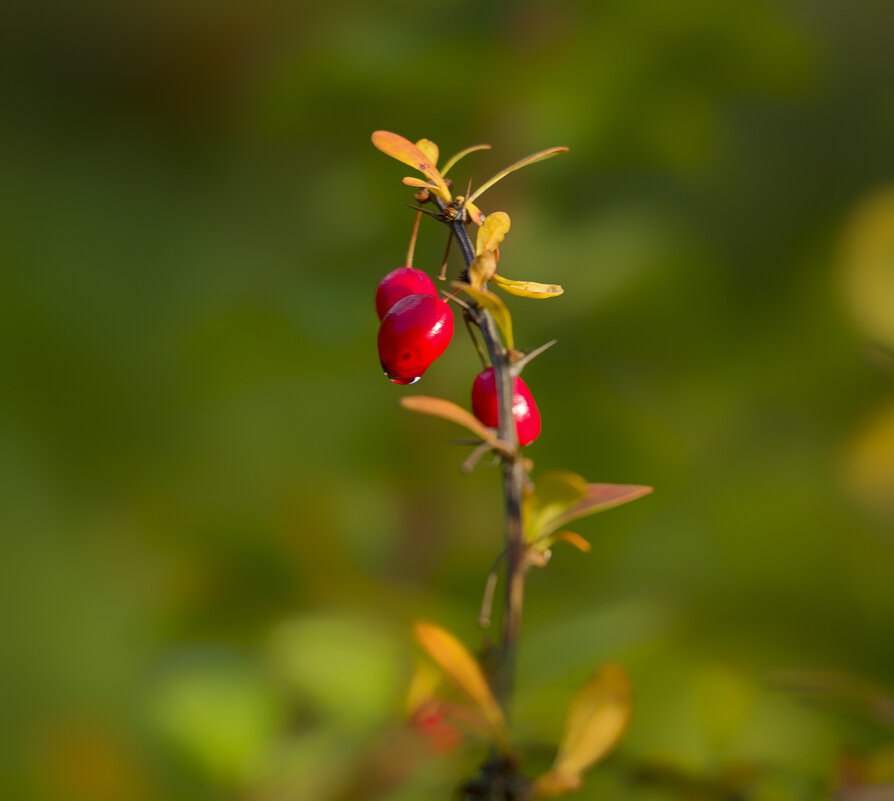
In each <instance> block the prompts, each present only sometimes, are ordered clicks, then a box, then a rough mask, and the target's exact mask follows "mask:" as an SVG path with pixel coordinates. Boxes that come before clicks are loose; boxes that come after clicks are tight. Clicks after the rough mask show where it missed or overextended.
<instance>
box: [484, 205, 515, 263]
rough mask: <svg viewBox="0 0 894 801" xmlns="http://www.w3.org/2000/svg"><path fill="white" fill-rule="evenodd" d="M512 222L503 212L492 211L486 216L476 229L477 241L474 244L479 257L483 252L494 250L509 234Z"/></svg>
mask: <svg viewBox="0 0 894 801" xmlns="http://www.w3.org/2000/svg"><path fill="white" fill-rule="evenodd" d="M511 225H512V221H511V220H510V219H509V215H508V214H507V213H506V212H505V211H494V212H492V213H491V214H488V215H487V219H486V220H485V221H484V223H482V225H481V227H480V228H479V229H478V239H477V240H476V242H475V252H476V253H478V254H479V255H480V254H481V253H483V252H484V251H485V250H496V249H497V247H499V245H500V243H501V242H502V241H503V240H504V239H505V238H506V234H508V233H509V227H510V226H511Z"/></svg>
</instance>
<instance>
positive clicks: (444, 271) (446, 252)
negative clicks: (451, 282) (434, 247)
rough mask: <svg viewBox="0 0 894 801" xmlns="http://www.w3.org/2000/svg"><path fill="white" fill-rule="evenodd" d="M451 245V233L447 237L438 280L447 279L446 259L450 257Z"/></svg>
mask: <svg viewBox="0 0 894 801" xmlns="http://www.w3.org/2000/svg"><path fill="white" fill-rule="evenodd" d="M452 244H453V231H451V232H450V235H449V236H448V237H447V247H446V248H444V261H442V262H441V272H439V273H438V280H439V281H444V280H446V278H447V258H448V257H449V256H450V246H451V245H452Z"/></svg>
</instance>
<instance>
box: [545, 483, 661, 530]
mask: <svg viewBox="0 0 894 801" xmlns="http://www.w3.org/2000/svg"><path fill="white" fill-rule="evenodd" d="M650 492H652V487H644V486H640V485H638V484H588V485H587V494H586V497H584V498H583V499H582V500H580V501H579V502H578V503H576V504H575V505H574V506H572V507H570V508H569V509H568V510H566V511H565V512H564V513H563V514H561V515H559V517H557V518H556V519H554V520H553V521H552V522H551V523H550V524H549V530H550V531H555V530H556V529H557V528H561V527H562V526H564V525H567V524H568V523H570V522H571V521H572V520H578V519H580V518H581V517H587V516H588V515H594V514H596V513H597V512H604V511H605V510H606V509H612V508H614V507H615V506H621V505H622V504H625V503H630V501H635V500H636V499H637V498H642V497H643V495H648V494H649V493H650ZM542 533H545V532H541V534H542Z"/></svg>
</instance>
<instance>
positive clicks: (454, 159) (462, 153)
mask: <svg viewBox="0 0 894 801" xmlns="http://www.w3.org/2000/svg"><path fill="white" fill-rule="evenodd" d="M476 150H490V145H472V147H467V148H466V149H465V150H460V151H459V153H457V154H456V155H454V156H451V157H450V158H449V159H447V163H446V164H445V165H444V168H443V169H442V170H441V175H447V173H448V171H449V170H450V169H451V168H452V167H453V165H454V164H456V162H458V161H459V160H460V159H461V158H465V157H466V156H468V155H469V153H474V152H475V151H476Z"/></svg>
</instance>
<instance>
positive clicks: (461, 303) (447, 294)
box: [441, 289, 472, 312]
mask: <svg viewBox="0 0 894 801" xmlns="http://www.w3.org/2000/svg"><path fill="white" fill-rule="evenodd" d="M457 292H459V290H458V289H456V290H454V291H453V292H446V291H444V290H443V289H442V290H441V294H442V295H443V296H444V300H452V301H453V302H454V303H455V304H456V305H457V306H461V307H462V308H463V309H464V310H465V311H468V312H471V311H472V307H471V306H470V305H469V304H468V303H466V302H465V301H464V300H463V299H462V298H458V297H456V293H457Z"/></svg>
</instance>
